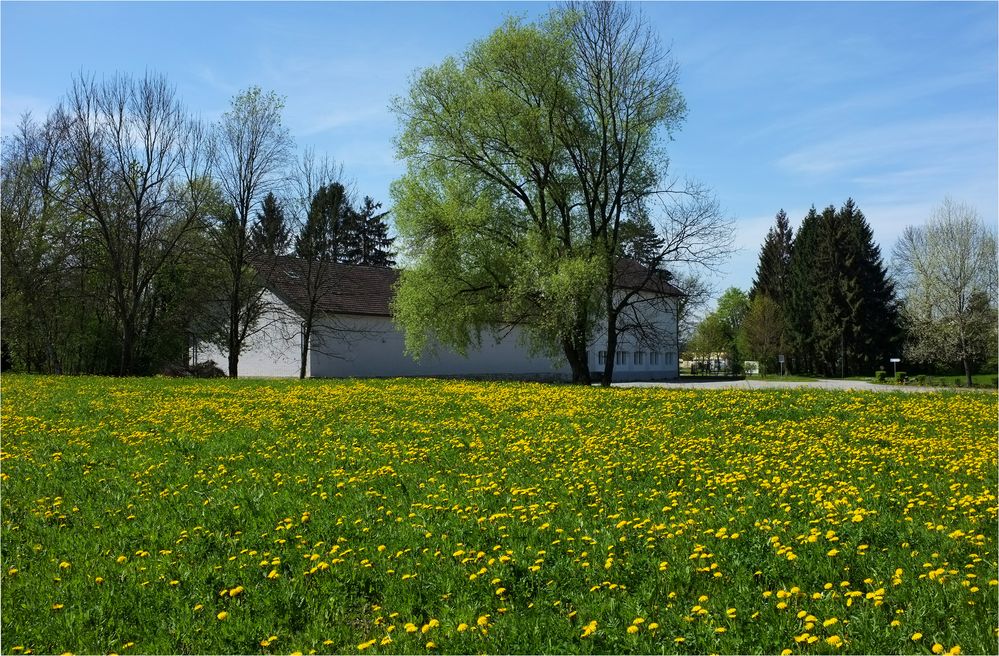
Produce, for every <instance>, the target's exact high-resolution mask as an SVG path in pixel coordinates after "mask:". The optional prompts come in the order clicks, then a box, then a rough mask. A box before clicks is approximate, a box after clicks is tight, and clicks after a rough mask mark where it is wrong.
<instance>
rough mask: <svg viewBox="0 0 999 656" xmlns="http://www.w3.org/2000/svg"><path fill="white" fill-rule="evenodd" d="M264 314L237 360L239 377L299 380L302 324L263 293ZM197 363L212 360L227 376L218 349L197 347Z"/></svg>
mask: <svg viewBox="0 0 999 656" xmlns="http://www.w3.org/2000/svg"><path fill="white" fill-rule="evenodd" d="M262 300H263V302H264V303H265V304H266V306H267V308H268V309H267V311H265V312H264V314H263V316H262V317H261V322H260V329H259V330H258V331H257V332H256V333H254V334H253V335H251V336H250V338H249V339H248V340H247V342H246V344H245V346H244V349H243V352H242V353H241V354H240V356H239V375H240V376H241V377H242V376H247V377H251V378H252V377H261V378H264V377H266V378H295V377H298V366H299V360H300V355H299V348H300V346H299V345H300V344H301V322H300V320H299V319H298V317H297V315H295V314H294V313H293V312H292V311H291V310H290V309H289V308H288V306H287V305H285V304H284V302H282V301H281V300H280V299H279V298H278V297H277V296H275V295H274V294H272V293H270V292H265V293H264V296H263V299H262ZM197 360H198V362H205V361H206V360H214V361H215V364H217V365H218V367H219V369H221V370H222V371H224V372H226V373H229V356H228V355H227V352H226V351H224V350H222V349H220V348H218V347H217V346H213V345H209V344H204V343H202V344H200V345H199V348H198V356H197Z"/></svg>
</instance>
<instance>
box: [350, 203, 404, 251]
mask: <svg viewBox="0 0 999 656" xmlns="http://www.w3.org/2000/svg"><path fill="white" fill-rule="evenodd" d="M381 207H382V204H381V203H376V202H375V201H374V200H373V199H372V198H371V197H370V196H365V197H364V200H363V201H362V202H361V207H360V209H358V210H357V211H356V212H355V213H354V214H355V216H354V221H353V225H352V228H353V230H352V231H351V234H350V235H349V243H348V244H347V247H346V250H345V253H344V256H345V260H346V261H347V262H350V263H352V264H363V265H366V266H377V267H390V266H394V265H395V253H394V252H393V251H392V243H393V242H394V241H395V238H394V237H389V236H388V224H387V223H386V222H385V217H387V216H388V212H379V211H378V210H379V209H381Z"/></svg>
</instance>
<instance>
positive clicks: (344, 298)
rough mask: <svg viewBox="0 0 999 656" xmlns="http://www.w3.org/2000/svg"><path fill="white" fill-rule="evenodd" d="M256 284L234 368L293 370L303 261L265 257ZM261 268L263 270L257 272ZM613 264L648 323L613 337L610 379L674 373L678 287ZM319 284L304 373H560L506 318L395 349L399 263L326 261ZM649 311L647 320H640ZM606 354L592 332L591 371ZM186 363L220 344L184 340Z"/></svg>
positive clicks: (245, 372)
mask: <svg viewBox="0 0 999 656" xmlns="http://www.w3.org/2000/svg"><path fill="white" fill-rule="evenodd" d="M261 269H262V274H263V275H261V279H262V280H263V281H264V284H265V286H266V289H267V291H266V293H265V298H264V300H265V301H266V304H267V308H268V309H267V312H266V313H265V315H264V317H263V318H262V321H261V322H260V329H259V330H258V332H256V333H255V334H254V335H252V336H251V337H250V338H249V339H248V341H247V343H246V345H245V348H244V350H243V352H242V353H241V354H240V358H239V374H240V376H250V377H254V376H257V377H297V376H298V373H299V364H300V357H301V355H300V353H301V345H302V332H303V331H302V328H301V326H302V320H301V317H302V315H301V314H300V310H301V308H304V307H307V301H308V294H307V292H306V285H305V281H304V279H303V278H304V275H305V274H304V271H303V264H302V261H301V260H298V259H297V258H293V257H278V258H276V259H275V261H274V263H273V265H272V266H268V267H261ZM263 269H266V271H263ZM619 269H620V275H619V279H620V287H621V292H620V293H621V294H626V293H631V294H632V297H633V300H635V302H634V303H633V304H632V305H631V307H630V309H629V312H632V313H638V314H639V315H640V316H641V317H642V318H643V319H646V320H645V321H643V322H642V324H643V325H644V326H645V327H646V329H647V328H648V327H649V326H650V325H652V326H654V327H655V328H656V330H655V333H656V335H657V338H656V339H652V338H651V337H650V335H649V334H647V332H643V334H642V335H634V334H631V332H626V333H625V334H623V335H622V336H621V337H620V338H619V342H618V350H617V356H616V361H615V367H614V380H655V379H663V378H675V377H677V375H678V373H679V360H678V356H677V353H676V347H675V343H676V301H677V298H678V297H679V296H680V295H681V292H680V291H679V290H677V289H676V288H675V287H673V286H672V285H670V284H669V283H667V282H666V281H665V280H662V279H660V278H658V277H656V276H652V275H649V272H648V271H647V270H646V269H645V268H644V267H641V265H638V264H637V263H634V262H631V263H630V264H627V265H626V266H624V267H619ZM325 273H326V274H327V279H328V280H327V284H328V289H329V290H330V291H329V292H328V293H324V294H323V296H322V301H321V304H320V308H319V309H320V310H321V314H322V316H323V318H322V319H321V320H318V321H317V322H316V324H317V325H316V328H315V329H314V333H313V336H312V339H311V340H310V341H311V344H310V349H309V358H308V363H307V375H308V376H310V377H313V378H346V377H395V376H455V377H475V378H512V379H528V380H551V379H568V378H569V377H570V370H569V366H568V364H567V363H566V362H565V361H564V358H558V359H555V360H552V359H550V358H547V357H543V356H534V355H531V354H530V352H529V350H528V349H527V348H526V346H525V344H524V342H523V339H522V337H523V334H522V329H521V328H520V327H519V326H510V327H509V329H508V330H503V331H501V332H502V333H503V337H502V339H498V340H497V339H496V338H494V337H493V336H492V335H490V334H488V333H483V335H482V343H481V345H480V346H479V347H478V348H470V349H469V352H468V355H467V357H465V356H462V355H460V354H458V353H456V352H454V351H452V350H450V349H447V348H444V347H437V348H436V349H431V350H430V351H429V352H428V353H426V354H425V355H424V356H423V357H422V358H420V359H414V358H412V357H410V356H409V355H407V354H406V353H405V341H404V336H403V333H402V331H401V330H400V329H399V328H398V327H397V326H396V325H395V324H394V323H393V321H392V315H391V312H390V307H391V300H392V296H393V289H394V286H395V283H396V281H397V280H398V276H399V272H398V271H397V270H395V269H387V268H381V267H367V266H354V265H345V264H333V265H327V267H326V270H325ZM649 318H651V321H649V320H648V319H649ZM605 357H606V339H605V338H604V337H603V336H602V335H600V336H598V337H596V338H595V340H594V342H593V345H592V347H591V348H590V350H589V365H590V372H591V375H593V376H594V378H595V379H599V376H600V374H601V372H602V371H603V366H604V358H605ZM191 359H192V361H194V362H204V361H207V360H214V361H215V362H216V363H219V365H220V366H221V367H222V368H223V369H224V368H225V363H226V362H227V360H228V358H227V356H226V353H225V352H224V351H221V350H219V349H218V348H217V347H213V346H211V345H208V344H206V343H202V342H199V341H198V340H197V339H195V340H194V345H193V346H192V349H191Z"/></svg>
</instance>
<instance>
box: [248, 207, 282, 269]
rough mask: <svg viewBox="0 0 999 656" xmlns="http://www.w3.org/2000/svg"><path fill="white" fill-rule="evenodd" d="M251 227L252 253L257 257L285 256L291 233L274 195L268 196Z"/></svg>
mask: <svg viewBox="0 0 999 656" xmlns="http://www.w3.org/2000/svg"><path fill="white" fill-rule="evenodd" d="M261 210H262V211H260V212H257V217H256V221H254V223H253V225H252V226H251V227H250V251H251V252H253V253H255V254H257V255H269V256H275V255H284V254H285V253H286V252H288V246H289V245H290V244H291V233H290V232H289V231H288V226H287V225H286V224H285V220H284V208H283V207H281V204H280V203H279V202H278V200H277V198H276V197H275V196H274V194H273V193H269V194H267V196H265V197H264V200H263V202H262V203H261Z"/></svg>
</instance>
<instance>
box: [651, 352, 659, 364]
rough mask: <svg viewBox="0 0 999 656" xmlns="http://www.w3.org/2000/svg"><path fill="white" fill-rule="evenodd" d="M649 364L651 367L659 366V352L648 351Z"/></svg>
mask: <svg viewBox="0 0 999 656" xmlns="http://www.w3.org/2000/svg"><path fill="white" fill-rule="evenodd" d="M649 364H651V365H657V364H659V351H650V352H649Z"/></svg>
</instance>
